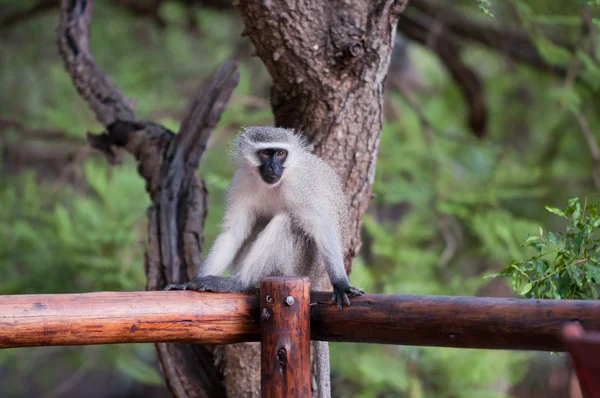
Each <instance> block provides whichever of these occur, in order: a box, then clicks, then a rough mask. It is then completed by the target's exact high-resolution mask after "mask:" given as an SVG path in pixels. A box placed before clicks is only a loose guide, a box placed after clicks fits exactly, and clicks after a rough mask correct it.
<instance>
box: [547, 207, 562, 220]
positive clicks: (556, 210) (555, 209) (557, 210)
mask: <svg viewBox="0 0 600 398" xmlns="http://www.w3.org/2000/svg"><path fill="white" fill-rule="evenodd" d="M545 207H546V210H548V211H549V212H550V213H554V214H556V215H557V216H560V217H563V218H567V215H566V214H565V213H564V212H563V211H562V210H560V209H557V208H556V207H550V206H545Z"/></svg>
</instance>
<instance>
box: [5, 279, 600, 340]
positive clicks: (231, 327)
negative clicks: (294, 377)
mask: <svg viewBox="0 0 600 398" xmlns="http://www.w3.org/2000/svg"><path fill="white" fill-rule="evenodd" d="M288 280H289V278H288ZM330 297H331V294H330V293H322V292H313V293H312V294H311V304H312V305H311V309H310V318H311V321H310V328H311V338H312V339H313V340H326V341H346V342H362V343H385V344H404V345H424V346H444V347H463V348H492V349H522V350H544V351H561V350H562V349H563V347H562V344H561V342H560V339H559V337H560V333H561V328H562V327H563V326H564V325H565V324H567V323H569V322H574V321H577V322H579V323H580V324H581V325H582V326H583V328H584V329H585V330H586V331H600V301H583V300H581V301H580V300H576V301H572V300H559V301H555V300H518V299H498V298H478V297H441V296H404V295H378V294H368V295H365V296H363V297H357V298H354V299H352V306H351V307H347V308H346V307H344V309H343V310H342V311H339V310H338V309H337V308H336V307H335V306H334V305H332V304H331V302H330ZM260 300H262V298H260V299H259V297H257V296H256V295H243V294H216V293H197V292H187V291H169V292H163V291H157V292H119V293H117V292H102V293H84V294H41V295H14V296H0V348H8V347H31V346H44V345H82V344H111V343H143V342H194V343H205V344H208V343H215V344H222V343H238V342H246V341H260V304H261V303H260V302H259V301H260Z"/></svg>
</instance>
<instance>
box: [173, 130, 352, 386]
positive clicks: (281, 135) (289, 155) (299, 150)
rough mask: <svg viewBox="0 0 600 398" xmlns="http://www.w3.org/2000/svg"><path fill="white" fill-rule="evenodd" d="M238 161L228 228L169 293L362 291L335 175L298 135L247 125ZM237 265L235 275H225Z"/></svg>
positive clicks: (319, 346)
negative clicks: (279, 282)
mask: <svg viewBox="0 0 600 398" xmlns="http://www.w3.org/2000/svg"><path fill="white" fill-rule="evenodd" d="M232 155H233V158H234V159H235V160H236V161H237V162H238V164H239V168H238V170H237V171H236V173H235V175H234V176H233V179H232V181H231V185H230V186H229V189H228V191H227V203H226V211H225V217H224V220H223V225H222V228H223V231H222V233H221V234H220V235H219V237H218V238H217V239H216V241H215V243H214V245H213V247H212V249H211V250H210V252H209V254H208V256H207V258H206V261H205V263H204V264H203V265H202V266H201V267H200V270H199V272H198V275H197V276H196V277H195V278H193V279H192V280H191V281H190V282H187V283H183V284H178V285H169V286H167V288H166V289H168V290H171V289H177V290H179V289H182V290H197V291H209V292H247V291H252V290H254V289H255V288H256V285H257V283H258V282H260V280H261V279H264V278H265V277H268V276H308V277H309V278H310V281H311V286H312V288H313V289H315V290H323V289H326V288H327V280H328V279H329V281H331V285H332V286H333V296H332V302H333V303H334V304H337V305H338V308H339V309H340V310H341V309H342V305H343V304H346V305H350V300H349V297H353V296H360V295H362V294H364V292H363V291H362V290H361V289H358V288H355V287H352V286H350V283H349V280H348V275H347V274H346V270H345V267H344V257H343V256H344V252H345V251H346V249H347V247H348V244H349V236H348V235H349V233H348V225H347V223H348V220H347V218H348V205H347V202H346V198H345V196H344V192H343V189H342V184H341V181H340V179H339V177H338V175H337V173H336V172H335V170H334V169H333V168H332V167H331V166H329V165H328V164H327V163H325V161H323V160H322V159H320V158H319V157H317V156H315V155H313V154H312V153H310V151H309V150H308V147H307V142H306V141H305V140H304V139H303V138H302V137H301V136H300V135H297V134H295V133H294V131H293V130H288V129H283V128H274V127H247V128H245V129H244V130H243V131H242V132H241V133H240V134H239V135H238V136H237V137H236V138H235V140H234V145H233V148H232ZM230 266H232V268H233V269H232V275H231V276H230V277H223V276H221V275H222V274H223V272H224V271H225V270H226V269H227V268H229V267H230ZM315 351H316V355H317V362H318V364H317V376H318V379H319V380H318V384H319V397H329V396H330V380H329V347H328V345H327V342H315Z"/></svg>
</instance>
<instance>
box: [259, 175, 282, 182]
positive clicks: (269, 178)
mask: <svg viewBox="0 0 600 398" xmlns="http://www.w3.org/2000/svg"><path fill="white" fill-rule="evenodd" d="M262 179H263V181H264V182H266V183H267V184H275V183H276V182H278V181H279V180H280V179H281V176H280V175H277V174H263V175H262Z"/></svg>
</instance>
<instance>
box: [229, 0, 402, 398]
mask: <svg viewBox="0 0 600 398" xmlns="http://www.w3.org/2000/svg"><path fill="white" fill-rule="evenodd" d="M406 3H407V1H406V0H396V1H393V0H385V1H373V0H355V1H352V0H347V1H344V0H336V1H331V0H329V1H328V0H313V1H310V2H297V1H292V0H242V1H239V2H238V4H237V7H238V8H239V9H240V11H241V13H242V18H243V20H244V24H245V26H246V31H245V32H246V33H247V34H248V35H249V36H250V39H251V40H252V43H253V44H254V47H255V48H256V52H257V54H258V56H259V57H260V58H261V60H262V61H263V62H264V64H265V65H266V67H267V70H268V71H269V74H270V75H271V77H272V79H273V85H272V87H271V105H272V107H273V112H274V114H275V124H276V125H277V126H278V127H288V128H293V129H295V130H297V131H300V132H302V133H303V134H305V135H306V136H307V137H308V139H309V140H310V141H311V142H312V143H313V144H314V149H315V153H316V154H318V155H319V156H321V157H322V158H323V159H324V160H325V161H327V162H328V163H329V164H331V166H333V167H334V168H335V169H336V171H337V172H338V173H339V175H340V176H341V178H342V181H343V184H344V189H345V193H346V195H347V197H348V201H349V204H350V222H351V237H352V238H351V243H350V249H349V251H348V253H346V254H345V263H346V269H347V271H348V273H350V270H351V260H352V258H353V257H354V256H355V255H356V253H357V252H358V250H359V248H360V246H361V239H360V230H361V226H362V219H363V215H364V213H365V211H366V210H367V207H368V205H369V201H370V199H371V193H372V187H373V181H374V178H375V166H376V161H377V153H378V151H379V137H380V134H381V124H382V116H383V115H382V111H383V87H384V81H385V77H386V74H387V69H388V64H389V61H390V57H391V52H392V47H393V40H394V36H395V33H396V24H397V21H398V15H399V14H400V13H401V12H402V10H403V9H404V7H405V6H406ZM241 346H245V347H246V349H245V352H244V354H245V358H240V356H239V355H234V354H233V351H234V350H235V353H236V354H240V352H239V351H240V348H239V346H236V347H230V346H225V348H224V350H225V353H226V354H225V357H226V358H227V357H235V358H236V361H235V363H230V362H226V364H225V369H226V372H225V386H226V390H227V391H228V394H229V395H230V396H237V395H235V394H232V393H233V392H234V391H235V392H239V391H255V393H253V394H250V393H248V394H247V395H245V396H249V397H258V396H259V393H258V390H257V388H256V380H260V379H259V376H260V374H259V373H254V372H250V371H249V369H255V370H256V369H258V370H257V371H258V372H259V371H260V366H259V365H258V364H260V347H259V346H257V345H254V346H250V345H248V344H241Z"/></svg>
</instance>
